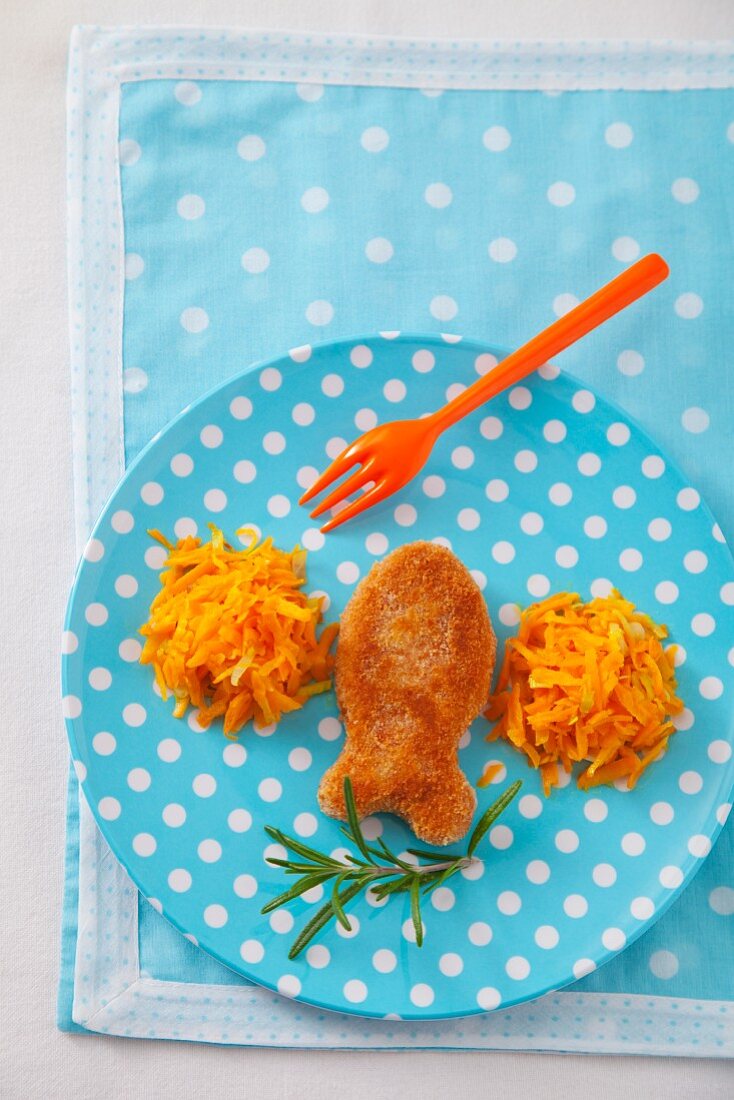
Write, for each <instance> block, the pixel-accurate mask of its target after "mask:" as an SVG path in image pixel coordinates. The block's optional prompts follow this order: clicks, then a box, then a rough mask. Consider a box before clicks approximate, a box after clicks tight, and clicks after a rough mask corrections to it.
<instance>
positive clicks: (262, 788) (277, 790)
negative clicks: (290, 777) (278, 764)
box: [257, 776, 283, 802]
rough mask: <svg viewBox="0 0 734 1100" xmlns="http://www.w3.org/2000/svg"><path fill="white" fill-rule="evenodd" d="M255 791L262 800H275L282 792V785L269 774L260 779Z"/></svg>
mask: <svg viewBox="0 0 734 1100" xmlns="http://www.w3.org/2000/svg"><path fill="white" fill-rule="evenodd" d="M257 793H258V794H259V796H260V798H261V799H262V800H263V802H277V801H278V799H279V798H280V796H281V795H282V793H283V785H282V783H281V782H280V780H279V779H275V778H274V777H272V776H271V777H269V778H267V779H262V780H261V781H260V783H259V784H258V788H257Z"/></svg>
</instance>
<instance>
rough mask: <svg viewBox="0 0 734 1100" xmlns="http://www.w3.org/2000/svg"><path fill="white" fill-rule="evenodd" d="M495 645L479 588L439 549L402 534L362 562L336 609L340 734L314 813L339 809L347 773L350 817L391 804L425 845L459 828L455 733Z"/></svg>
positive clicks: (468, 808)
mask: <svg viewBox="0 0 734 1100" xmlns="http://www.w3.org/2000/svg"><path fill="white" fill-rule="evenodd" d="M495 651H496V641H495V637H494V632H493V630H492V626H491V623H490V620H489V614H488V612H487V608H486V605H485V603H484V599H483V598H482V595H481V592H480V591H479V588H478V587H477V585H476V584H475V582H474V580H473V578H472V576H471V574H470V573H469V572H468V570H467V569H466V568H465V567H464V566H463V565H462V563H461V562H460V561H459V560H458V558H457V557H455V555H454V554H452V553H451V551H450V550H446V549H445V548H444V547H442V546H437V545H435V544H434V543H431V542H413V543H410V544H408V545H407V546H401V547H400V548H399V549H397V550H394V551H393V552H392V553H391V554H388V556H387V557H386V558H385V559H384V561H381V562H378V563H377V564H375V565H373V566H372V569H371V570H370V572H369V574H368V575H367V576H366V577H365V578H364V579H363V580H362V581H361V582H360V584H359V585H358V586H357V588H356V590H355V592H354V595H353V596H352V598H351V600H350V601H349V603H348V604H347V606H346V608H345V610H344V614H343V615H342V619H341V627H340V633H339V645H338V649H337V654H336V694H337V700H338V702H339V707H340V709H341V713H342V718H343V720H344V724H345V727H346V744H345V746H344V749H343V751H342V754H341V756H340V757H339V759H338V760H337V761H336V763H335V764H334V765H332V767H331V768H329V770H328V771H327V772H326V773H325V775H324V777H323V779H322V780H321V785H320V787H319V804H320V806H321V809H322V810H323V811H324V813H326V814H329V815H330V816H332V817H339V818H344V817H345V816H346V814H345V807H344V793H343V786H344V777H345V776H347V775H348V776H349V778H350V779H351V782H352V786H353V789H354V796H355V802H356V804H357V812H358V813H359V816H360V818H361V817H364V816H366V815H367V814H371V813H375V812H377V811H380V810H382V811H385V812H388V813H394V814H397V815H398V816H399V817H402V818H404V819H405V821H406V822H407V823H408V825H409V826H410V827H411V829H412V830H413V832H414V833H415V835H416V836H417V837H419V838H420V840H423V841H425V842H427V843H428V844H450V843H452V841H455V840H458V839H459V838H460V837H462V836H463V835H464V834H465V833H466V831H467V830H468V828H469V825H470V824H471V819H472V816H473V814H474V809H475V807H476V801H477V800H476V795H475V793H474V790H473V788H472V787H471V785H470V784H469V782H468V781H467V779H466V776H465V775H464V773H463V772H462V771H461V769H460V768H459V763H458V758H457V749H458V743H459V739H460V738H461V735H462V734H463V733H464V731H465V730H466V728H467V726H468V725H469V724H470V722H471V721H472V720H473V719H474V718H476V716H477V715H478V714H479V712H480V711H481V710H482V708H483V707H484V705H485V704H486V701H487V697H488V695H489V688H490V682H491V679H492V670H493V668H494V660H495Z"/></svg>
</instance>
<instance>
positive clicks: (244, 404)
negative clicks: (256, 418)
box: [202, 394, 252, 447]
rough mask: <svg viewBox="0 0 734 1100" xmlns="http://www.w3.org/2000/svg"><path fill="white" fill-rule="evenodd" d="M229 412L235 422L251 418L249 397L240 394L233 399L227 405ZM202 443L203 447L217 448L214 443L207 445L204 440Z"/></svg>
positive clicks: (217, 444) (216, 444)
mask: <svg viewBox="0 0 734 1100" xmlns="http://www.w3.org/2000/svg"><path fill="white" fill-rule="evenodd" d="M229 411H230V414H231V415H232V416H233V417H234V419H235V420H247V419H248V418H249V417H250V416H252V401H250V398H249V397H244V396H242V395H241V394H240V395H239V396H238V397H233V398H232V400H231V402H230V404H229ZM205 430H206V429H205ZM210 438H211V439H212V441H213V440H214V439H215V438H217V437H216V436H214V435H212V436H211V437H210ZM221 442H222V438H221V437H220V438H219V443H221ZM202 443H203V444H204V446H205V447H218V446H219V443H215V442H210V443H207V442H205V440H204V439H202Z"/></svg>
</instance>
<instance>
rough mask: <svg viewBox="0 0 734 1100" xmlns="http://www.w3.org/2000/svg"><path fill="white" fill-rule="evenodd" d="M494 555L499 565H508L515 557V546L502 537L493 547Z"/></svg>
mask: <svg viewBox="0 0 734 1100" xmlns="http://www.w3.org/2000/svg"><path fill="white" fill-rule="evenodd" d="M492 557H493V558H494V560H495V561H496V562H497V563H498V564H499V565H508V564H509V563H510V562H511V561H512V560H513V558H514V557H515V547H514V546H513V545H512V543H511V542H507V541H506V540H504V539H502V540H500V541H499V542H496V543H495V544H494V546H493V547H492Z"/></svg>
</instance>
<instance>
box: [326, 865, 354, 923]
mask: <svg viewBox="0 0 734 1100" xmlns="http://www.w3.org/2000/svg"><path fill="white" fill-rule="evenodd" d="M348 873H349V872H345V873H344V874H342V875H339V876H338V877H337V878H336V879H335V880H334V889H333V890H332V892H331V907H332V909H333V910H334V916H335V917H336V919H337V920H338V921H339V924H340V925H341V926H342V928H343V929H344V931H345V932H351V931H352V926H351V924H350V923H349V918H348V916H347V914H346V913H345V912H344V906H343V905H342V901H341V897H340V896H339V888H340V887H341V885H342V883H343V882H344V879H345V878H346V877H347V874H348ZM360 888H361V886H360Z"/></svg>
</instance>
